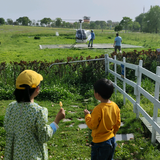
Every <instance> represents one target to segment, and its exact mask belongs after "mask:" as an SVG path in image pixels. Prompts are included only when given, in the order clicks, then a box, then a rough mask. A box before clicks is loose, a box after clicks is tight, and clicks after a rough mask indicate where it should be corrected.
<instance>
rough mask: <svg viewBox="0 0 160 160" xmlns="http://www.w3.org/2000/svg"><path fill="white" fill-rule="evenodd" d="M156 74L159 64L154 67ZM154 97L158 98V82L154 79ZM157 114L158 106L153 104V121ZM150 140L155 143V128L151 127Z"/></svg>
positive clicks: (159, 73)
mask: <svg viewBox="0 0 160 160" xmlns="http://www.w3.org/2000/svg"><path fill="white" fill-rule="evenodd" d="M156 75H158V76H160V66H157V69H156ZM154 98H155V99H157V100H159V83H158V82H157V81H156V83H155V93H154ZM157 116H158V107H157V106H156V105H154V110H153V121H155V122H157ZM151 142H152V143H155V142H156V130H155V129H154V128H153V127H152V138H151Z"/></svg>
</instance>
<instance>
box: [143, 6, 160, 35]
mask: <svg viewBox="0 0 160 160" xmlns="http://www.w3.org/2000/svg"><path fill="white" fill-rule="evenodd" d="M143 26H144V27H143V31H144V32H149V33H158V32H160V6H154V7H152V6H151V8H150V10H149V11H148V12H147V13H146V14H145V17H144V20H143Z"/></svg>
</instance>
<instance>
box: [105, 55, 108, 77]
mask: <svg viewBox="0 0 160 160" xmlns="http://www.w3.org/2000/svg"><path fill="white" fill-rule="evenodd" d="M108 58H109V56H108V54H105V74H106V75H108V69H109V62H108Z"/></svg>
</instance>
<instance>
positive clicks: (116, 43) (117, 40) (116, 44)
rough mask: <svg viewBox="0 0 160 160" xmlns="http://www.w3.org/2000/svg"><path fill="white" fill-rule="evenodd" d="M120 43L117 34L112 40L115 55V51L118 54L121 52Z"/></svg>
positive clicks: (120, 39)
mask: <svg viewBox="0 0 160 160" xmlns="http://www.w3.org/2000/svg"><path fill="white" fill-rule="evenodd" d="M121 42H122V38H121V37H120V36H119V34H118V33H117V34H116V38H115V40H114V45H113V47H114V49H115V52H116V53H117V49H118V50H119V52H120V53H122V51H121Z"/></svg>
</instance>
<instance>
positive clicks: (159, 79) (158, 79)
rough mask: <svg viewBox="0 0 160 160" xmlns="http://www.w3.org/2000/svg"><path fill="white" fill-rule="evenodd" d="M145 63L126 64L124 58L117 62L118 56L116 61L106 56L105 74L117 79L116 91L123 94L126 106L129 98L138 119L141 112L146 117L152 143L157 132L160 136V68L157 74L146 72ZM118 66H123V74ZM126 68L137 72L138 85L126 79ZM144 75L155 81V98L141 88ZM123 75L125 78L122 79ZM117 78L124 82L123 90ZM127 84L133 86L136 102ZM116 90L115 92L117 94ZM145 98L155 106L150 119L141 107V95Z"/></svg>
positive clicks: (115, 83) (115, 80) (158, 67)
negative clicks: (112, 68)
mask: <svg viewBox="0 0 160 160" xmlns="http://www.w3.org/2000/svg"><path fill="white" fill-rule="evenodd" d="M110 63H114V71H113V70H111V69H110ZM142 64H143V61H142V60H140V61H139V65H134V64H129V63H126V61H125V57H123V62H121V61H118V60H116V56H114V59H112V58H109V56H108V55H105V72H106V74H108V73H111V74H112V75H113V76H114V77H115V78H114V82H113V85H114V87H115V89H116V90H118V91H119V92H121V93H122V94H123V100H124V101H123V102H124V104H125V99H126V98H127V99H128V100H129V101H130V102H131V103H132V104H133V106H134V108H133V111H134V112H135V113H136V117H137V118H139V112H140V113H141V114H142V115H143V116H144V117H145V119H146V120H147V121H148V122H149V123H150V124H151V126H152V137H151V142H152V143H155V142H156V132H158V133H159V134H160V125H158V123H157V118H158V109H160V101H159V87H160V66H157V69H156V74H154V73H152V72H150V71H148V70H146V69H145V68H143V67H142ZM117 65H120V66H123V67H122V70H123V73H121V75H120V74H118V73H117ZM126 68H129V69H132V70H135V76H136V77H137V83H135V82H133V81H131V80H129V79H127V78H126ZM142 74H143V75H145V76H147V77H149V78H150V79H152V80H153V81H155V91H154V96H152V95H151V94H150V93H148V92H147V91H146V90H145V89H143V88H142V87H141V81H142ZM122 75H123V78H122ZM117 78H118V79H119V80H121V81H122V82H123V89H122V88H120V87H119V86H118V85H117ZM126 84H128V85H130V86H132V87H133V88H134V95H135V96H136V100H134V99H133V98H132V97H131V96H129V95H128V94H127V93H126ZM116 90H115V92H116ZM141 94H142V95H143V96H145V97H146V98H147V99H148V100H149V101H151V102H152V103H153V104H154V110H153V117H150V116H149V114H148V113H147V112H146V111H145V110H144V109H143V108H142V107H141V105H140V95H141Z"/></svg>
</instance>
